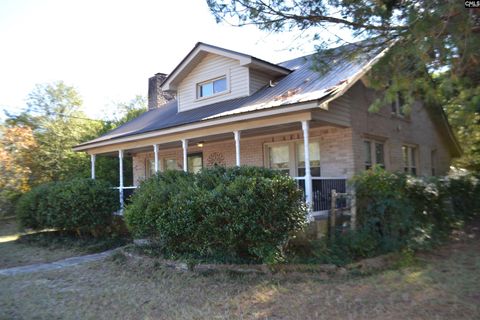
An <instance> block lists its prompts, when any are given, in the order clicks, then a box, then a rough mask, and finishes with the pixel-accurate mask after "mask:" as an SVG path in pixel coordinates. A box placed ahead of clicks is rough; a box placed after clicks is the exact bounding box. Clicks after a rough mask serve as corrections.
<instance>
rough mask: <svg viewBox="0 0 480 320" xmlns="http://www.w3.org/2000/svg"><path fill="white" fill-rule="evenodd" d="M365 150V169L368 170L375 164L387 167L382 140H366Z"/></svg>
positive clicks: (364, 143)
mask: <svg viewBox="0 0 480 320" xmlns="http://www.w3.org/2000/svg"><path fill="white" fill-rule="evenodd" d="M363 150H364V161H365V169H367V170H368V169H370V168H371V167H372V166H373V165H375V164H377V165H379V166H380V167H382V168H384V169H385V150H384V145H383V143H382V142H379V141H375V140H364V141H363Z"/></svg>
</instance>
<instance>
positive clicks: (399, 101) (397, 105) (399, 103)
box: [392, 92, 405, 117]
mask: <svg viewBox="0 0 480 320" xmlns="http://www.w3.org/2000/svg"><path fill="white" fill-rule="evenodd" d="M404 105H405V99H404V98H403V96H402V94H401V93H400V92H397V94H396V96H395V100H394V101H393V102H392V114H394V115H396V116H400V117H404V116H405V112H404V111H403V106H404Z"/></svg>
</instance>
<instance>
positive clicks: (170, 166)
mask: <svg viewBox="0 0 480 320" xmlns="http://www.w3.org/2000/svg"><path fill="white" fill-rule="evenodd" d="M177 169H178V166H177V160H176V159H165V170H177Z"/></svg>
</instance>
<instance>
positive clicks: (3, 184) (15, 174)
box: [0, 126, 38, 217]
mask: <svg viewBox="0 0 480 320" xmlns="http://www.w3.org/2000/svg"><path fill="white" fill-rule="evenodd" d="M37 147H38V145H37V143H36V141H35V139H34V137H33V132H32V130H31V128H30V127H13V128H6V127H3V126H1V127H0V177H2V179H0V217H1V216H5V215H10V214H12V213H13V207H14V203H15V201H16V199H18V197H19V196H20V195H21V194H22V193H23V192H26V191H28V190H29V189H30V177H31V169H30V168H31V167H32V166H33V163H34V154H35V150H36V149H37Z"/></svg>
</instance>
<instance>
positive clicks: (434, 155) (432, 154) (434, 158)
mask: <svg viewBox="0 0 480 320" xmlns="http://www.w3.org/2000/svg"><path fill="white" fill-rule="evenodd" d="M430 162H431V167H432V176H435V175H436V174H437V170H436V166H437V150H432V151H431V152H430Z"/></svg>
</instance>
